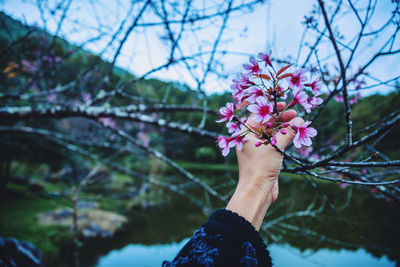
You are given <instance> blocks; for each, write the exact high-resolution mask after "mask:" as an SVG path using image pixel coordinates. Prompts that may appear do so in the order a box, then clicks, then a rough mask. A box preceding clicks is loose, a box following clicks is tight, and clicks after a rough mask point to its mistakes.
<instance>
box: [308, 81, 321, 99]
mask: <svg viewBox="0 0 400 267" xmlns="http://www.w3.org/2000/svg"><path fill="white" fill-rule="evenodd" d="M304 85H305V86H308V87H311V90H312V92H313V94H314V96H319V95H320V94H321V92H320V89H321V84H320V83H319V80H318V79H317V80H315V81H313V82H312V83H306V84H304Z"/></svg>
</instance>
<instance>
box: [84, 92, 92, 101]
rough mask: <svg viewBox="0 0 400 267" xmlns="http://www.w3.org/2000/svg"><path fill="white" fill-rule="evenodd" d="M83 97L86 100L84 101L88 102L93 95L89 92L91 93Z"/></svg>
mask: <svg viewBox="0 0 400 267" xmlns="http://www.w3.org/2000/svg"><path fill="white" fill-rule="evenodd" d="M82 97H83V101H84V102H88V101H89V100H90V99H92V95H91V94H89V93H85V94H83V96H82Z"/></svg>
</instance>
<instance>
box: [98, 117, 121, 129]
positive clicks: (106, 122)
mask: <svg viewBox="0 0 400 267" xmlns="http://www.w3.org/2000/svg"><path fill="white" fill-rule="evenodd" d="M99 121H101V122H102V123H103V124H104V125H105V126H109V127H111V128H116V126H117V125H116V123H115V121H113V120H112V119H111V118H108V117H102V118H100V119H99Z"/></svg>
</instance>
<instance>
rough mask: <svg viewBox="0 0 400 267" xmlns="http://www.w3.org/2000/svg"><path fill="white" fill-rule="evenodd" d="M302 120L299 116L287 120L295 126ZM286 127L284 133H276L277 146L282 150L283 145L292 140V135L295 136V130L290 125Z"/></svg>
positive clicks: (298, 125) (300, 123)
mask: <svg viewBox="0 0 400 267" xmlns="http://www.w3.org/2000/svg"><path fill="white" fill-rule="evenodd" d="M303 123H304V120H303V119H302V118H300V117H296V118H294V119H292V120H291V121H289V124H290V126H292V125H294V126H297V127H300V126H301V125H303ZM290 126H288V127H286V128H285V130H286V134H282V133H278V134H277V135H276V140H277V146H278V147H279V148H280V149H282V150H284V149H285V147H286V146H287V145H288V144H290V142H292V141H293V139H294V137H295V136H296V133H295V131H294V130H293V129H292V127H290Z"/></svg>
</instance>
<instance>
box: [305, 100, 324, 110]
mask: <svg viewBox="0 0 400 267" xmlns="http://www.w3.org/2000/svg"><path fill="white" fill-rule="evenodd" d="M323 101H324V100H322V98H320V97H316V96H313V97H309V98H308V104H310V105H311V107H307V108H306V111H307V113H310V112H311V109H314V108H316V107H317V106H319V105H321V104H322V102H323Z"/></svg>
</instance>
